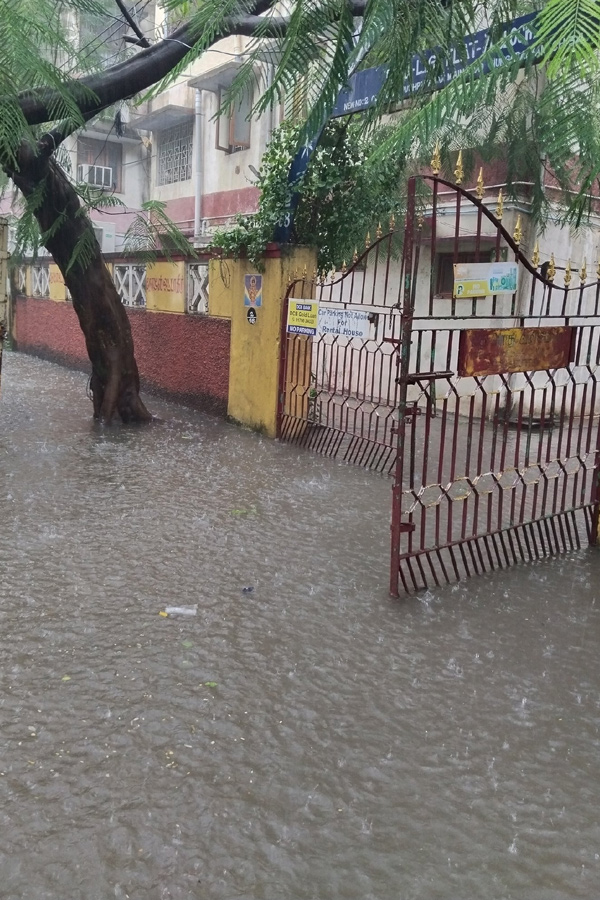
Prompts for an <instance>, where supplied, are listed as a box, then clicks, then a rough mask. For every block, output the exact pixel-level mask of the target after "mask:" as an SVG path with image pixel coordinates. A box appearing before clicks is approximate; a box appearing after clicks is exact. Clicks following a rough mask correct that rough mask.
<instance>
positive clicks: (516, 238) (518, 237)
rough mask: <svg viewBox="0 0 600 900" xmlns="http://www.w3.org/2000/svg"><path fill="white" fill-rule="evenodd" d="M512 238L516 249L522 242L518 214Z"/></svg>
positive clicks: (521, 230)
mask: <svg viewBox="0 0 600 900" xmlns="http://www.w3.org/2000/svg"><path fill="white" fill-rule="evenodd" d="M513 238H514V241H515V244H516V245H517V247H518V246H519V244H520V243H521V241H522V240H523V229H522V227H521V215H520V214H519V215H518V216H517V224H516V225H515V230H514V233H513Z"/></svg>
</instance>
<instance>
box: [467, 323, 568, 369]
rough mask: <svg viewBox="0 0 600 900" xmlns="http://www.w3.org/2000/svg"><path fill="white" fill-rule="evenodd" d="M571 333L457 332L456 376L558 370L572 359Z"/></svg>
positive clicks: (542, 330) (544, 330)
mask: <svg viewBox="0 0 600 900" xmlns="http://www.w3.org/2000/svg"><path fill="white" fill-rule="evenodd" d="M573 331H574V329H573V328H571V327H569V326H565V325H560V326H556V327H549V328H496V329H493V328H477V329H468V330H466V331H461V333H460V343H459V347H458V374H459V375H481V376H483V375H500V374H504V373H509V372H538V371H541V370H542V369H562V368H565V367H566V366H568V365H569V363H570V362H571V359H572V345H573Z"/></svg>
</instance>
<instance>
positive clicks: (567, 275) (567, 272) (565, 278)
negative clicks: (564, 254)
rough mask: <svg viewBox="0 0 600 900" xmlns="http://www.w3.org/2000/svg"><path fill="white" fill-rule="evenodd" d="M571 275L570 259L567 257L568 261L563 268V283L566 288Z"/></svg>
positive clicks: (569, 282)
mask: <svg viewBox="0 0 600 900" xmlns="http://www.w3.org/2000/svg"><path fill="white" fill-rule="evenodd" d="M571 277H572V276H571V260H570V259H569V261H568V262H567V267H566V269H565V276H564V284H565V287H566V288H568V287H569V285H570V284H571Z"/></svg>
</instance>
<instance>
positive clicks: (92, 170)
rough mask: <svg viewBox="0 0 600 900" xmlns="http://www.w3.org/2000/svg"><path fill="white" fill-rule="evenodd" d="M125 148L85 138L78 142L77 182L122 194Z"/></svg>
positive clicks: (114, 143)
mask: <svg viewBox="0 0 600 900" xmlns="http://www.w3.org/2000/svg"><path fill="white" fill-rule="evenodd" d="M122 168H123V147H122V146H121V144H117V143H116V142H115V141H97V140H94V139H93V138H86V137H85V136H84V137H82V138H79V140H78V141H77V181H80V182H81V181H83V182H85V183H86V184H91V185H94V186H95V187H99V188H104V189H106V190H111V191H116V192H117V193H121V191H122V190H123V187H122V183H121V182H122Z"/></svg>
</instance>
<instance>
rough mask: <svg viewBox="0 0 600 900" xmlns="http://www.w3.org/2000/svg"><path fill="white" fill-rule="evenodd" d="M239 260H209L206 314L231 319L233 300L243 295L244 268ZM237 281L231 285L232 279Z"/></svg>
mask: <svg viewBox="0 0 600 900" xmlns="http://www.w3.org/2000/svg"><path fill="white" fill-rule="evenodd" d="M239 262H240V261H239V260H232V259H211V260H210V262H209V264H208V284H209V291H208V312H209V314H210V315H211V316H218V317H220V318H222V319H230V318H231V310H232V308H233V298H234V296H235V297H237V296H238V295H239V292H240V290H241V292H242V297H243V295H244V273H245V271H246V269H245V267H244V266H243V265H242V266H240V265H239ZM234 278H235V279H237V281H236V283H235V284H233V279H234Z"/></svg>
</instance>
